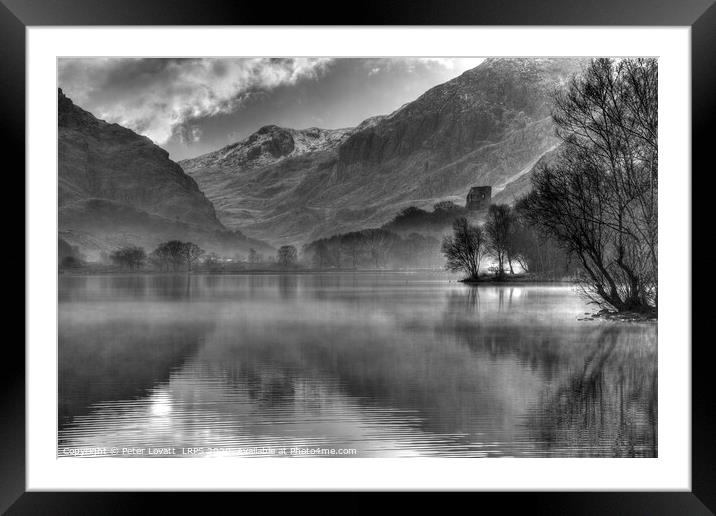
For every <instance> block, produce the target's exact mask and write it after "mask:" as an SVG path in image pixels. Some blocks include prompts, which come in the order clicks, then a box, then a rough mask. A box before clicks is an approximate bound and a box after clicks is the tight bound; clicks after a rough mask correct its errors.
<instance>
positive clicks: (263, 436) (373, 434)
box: [57, 56, 659, 460]
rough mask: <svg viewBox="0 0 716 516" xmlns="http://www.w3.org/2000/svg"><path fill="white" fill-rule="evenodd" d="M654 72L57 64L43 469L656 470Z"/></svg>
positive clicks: (655, 67) (302, 60)
mask: <svg viewBox="0 0 716 516" xmlns="http://www.w3.org/2000/svg"><path fill="white" fill-rule="evenodd" d="M658 71H659V59H658V58H656V57H638V56H637V57H620V56H617V57H608V56H594V57H578V58H576V57H559V56H556V57H475V58H466V57H455V58H452V57H441V58H437V57H429V58H428V57H426V58H420V57H395V56H393V57H370V58H367V57H366V58H360V57H338V58H334V57H284V58H276V57H271V58H268V57H267V58H262V57H251V58H249V57H236V58H231V57H186V58H182V57H172V58H162V57H151V58H137V57H81V56H76V57H59V58H58V59H57V114H58V117H57V153H58V155H57V164H58V190H57V203H58V204H57V206H58V212H57V217H58V218H57V220H58V228H57V250H58V257H57V259H58V292H57V296H58V321H57V323H58V343H57V346H58V347H57V374H58V382H57V392H58V394H57V395H58V406H57V457H58V459H63V458H66V457H75V458H76V457H87V458H90V457H116V458H134V459H138V458H156V457H162V458H194V459H196V460H199V459H202V458H207V457H254V458H285V459H288V460H290V459H292V458H304V457H321V458H331V457H334V458H353V457H355V458H373V457H383V458H403V457H406V458H408V457H442V458H445V457H451V458H456V457H460V458H463V457H471V458H493V457H522V458H548V457H562V458H566V457H570V458H572V457H580V458H589V457H608V458H655V457H659V446H658V445H659V443H658V438H657V436H658V428H659V417H658V406H659V403H658V401H659V400H658V398H657V390H658V368H657V356H658V351H659V349H658V347H659V346H658V345H657V337H658V335H657V321H658V220H659V213H658V211H659V210H658V168H659V163H658V141H657V134H658V84H659V78H658V75H659V74H658Z"/></svg>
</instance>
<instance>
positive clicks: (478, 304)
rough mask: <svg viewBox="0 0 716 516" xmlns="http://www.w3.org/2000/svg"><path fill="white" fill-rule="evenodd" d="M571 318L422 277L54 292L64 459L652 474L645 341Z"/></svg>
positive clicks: (171, 280)
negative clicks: (576, 462) (459, 464)
mask: <svg viewBox="0 0 716 516" xmlns="http://www.w3.org/2000/svg"><path fill="white" fill-rule="evenodd" d="M584 311H585V306H584V304H583V302H582V301H581V300H580V299H579V297H578V296H577V295H576V294H575V293H574V292H573V291H572V289H571V288H570V287H568V286H539V285H524V286H507V287H494V286H485V287H467V286H465V285H461V284H456V283H454V282H453V283H449V282H448V281H447V279H446V278H445V277H444V276H441V275H429V274H395V273H393V274H356V273H348V274H340V275H339V274H322V275H278V276H276V275H246V276H222V275H214V276H186V275H183V276H136V277H135V276H126V277H118V276H116V277H105V278H100V277H63V278H60V348H59V353H60V446H61V447H62V446H119V447H122V446H145V447H148V446H175V447H177V448H187V447H195V446H212V447H213V446H216V447H228V446H236V447H239V446H241V447H250V446H275V447H279V446H322V447H336V448H339V447H348V448H355V449H356V450H358V454H357V456H359V457H368V456H414V455H437V456H475V457H483V456H504V455H508V456H655V455H656V452H657V448H656V444H657V443H656V428H657V427H656V407H657V405H656V376H657V375H656V326H655V325H639V324H633V325H623V324H622V325H616V324H614V323H606V322H580V321H577V320H576V319H577V318H578V317H579V316H581V314H582V313H583V312H584ZM231 453H238V452H234V451H232V452H231ZM225 454H229V453H228V452H225Z"/></svg>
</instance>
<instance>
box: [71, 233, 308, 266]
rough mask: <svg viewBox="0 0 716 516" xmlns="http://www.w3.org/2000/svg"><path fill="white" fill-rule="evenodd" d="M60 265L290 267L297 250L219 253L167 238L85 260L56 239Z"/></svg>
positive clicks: (295, 259) (287, 248) (75, 249)
mask: <svg viewBox="0 0 716 516" xmlns="http://www.w3.org/2000/svg"><path fill="white" fill-rule="evenodd" d="M58 248H59V256H58V258H59V266H60V269H63V270H67V269H92V270H94V269H98V270H106V269H107V267H111V268H112V269H114V270H117V269H118V270H121V271H128V272H136V271H156V272H181V271H201V272H221V271H225V272H231V271H240V270H256V269H277V268H280V269H294V268H296V267H298V252H297V250H296V248H295V247H294V246H291V245H286V246H282V247H281V248H279V250H278V252H277V253H276V255H275V256H274V255H270V256H264V255H263V254H261V253H259V252H258V251H256V250H255V249H253V248H252V249H249V253H248V255H241V254H234V255H233V256H231V257H229V256H220V255H219V254H217V253H214V252H211V253H207V252H205V251H204V250H203V249H202V248H201V247H199V246H198V245H197V244H195V243H193V242H183V241H180V240H169V241H167V242H163V243H161V244H159V245H158V246H157V247H156V249H154V250H153V251H152V252H151V253H147V252H146V250H145V249H144V248H143V247H139V246H135V245H127V246H124V247H121V248H118V249H115V250H114V251H111V252H105V253H102V259H101V261H100V262H99V263H97V262H92V263H89V262H86V261H85V260H84V259H83V257H82V255H81V254H80V253H79V250H78V248H77V247H72V246H69V244H67V242H66V241H64V240H62V239H60V240H59V246H58Z"/></svg>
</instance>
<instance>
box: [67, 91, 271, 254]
mask: <svg viewBox="0 0 716 516" xmlns="http://www.w3.org/2000/svg"><path fill="white" fill-rule="evenodd" d="M58 163H59V167H58V170H59V180H58V181H59V185H58V207H59V213H58V218H59V231H60V236H61V237H62V238H63V239H64V240H65V241H66V242H68V243H69V244H70V245H73V246H78V247H79V248H80V251H81V252H83V253H84V254H85V255H89V257H90V258H92V257H93V255H97V254H98V253H100V252H103V251H104V252H106V251H110V250H112V249H113V248H116V247H117V246H121V245H127V244H135V245H143V246H145V247H147V251H151V250H152V248H153V246H155V245H156V244H157V243H158V242H159V241H161V240H166V239H171V238H179V239H182V238H183V239H189V238H191V239H192V240H193V241H195V242H197V243H199V244H200V245H203V246H205V247H207V248H215V249H217V250H218V249H221V250H232V249H236V251H235V252H240V251H242V250H248V247H249V246H252V245H256V246H259V247H263V248H268V246H266V245H265V244H263V243H261V242H254V241H251V240H250V239H248V238H247V237H246V236H244V235H243V234H241V233H240V232H236V231H230V230H227V228H225V227H224V225H223V224H222V223H221V222H220V221H219V220H218V219H217V217H216V213H215V211H214V206H213V205H212V203H211V201H209V200H208V199H207V198H206V197H205V196H204V194H203V193H202V192H201V191H200V190H199V187H198V186H197V184H196V182H195V181H194V179H192V178H191V177H189V176H188V175H186V174H185V173H184V171H183V170H182V168H181V167H180V166H179V165H177V164H176V163H174V162H173V161H171V160H170V159H169V156H168V153H167V152H166V151H165V150H163V149H161V148H160V147H158V146H156V145H154V144H153V143H152V142H151V140H149V139H148V138H146V137H144V136H140V135H138V134H136V133H134V132H133V131H131V130H129V129H126V128H124V127H122V126H120V125H117V124H109V123H107V122H105V121H103V120H99V119H97V118H95V117H94V116H93V115H92V114H91V113H89V112H87V111H85V110H83V109H81V108H79V107H78V106H76V105H75V104H74V103H73V102H72V101H71V100H70V99H69V98H67V97H66V96H65V95H64V93H63V92H62V90H59V91H58Z"/></svg>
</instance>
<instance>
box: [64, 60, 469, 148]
mask: <svg viewBox="0 0 716 516" xmlns="http://www.w3.org/2000/svg"><path fill="white" fill-rule="evenodd" d="M480 62H482V59H479V58H475V59H465V58H461V59H449V58H428V59H416V58H370V59H367V58H366V59H364V58H344V59H329V58H290V59H267V58H191V59H175V58H173V59H164V58H161V59H160V58H151V59H126V58H62V59H60V60H59V61H58V83H59V84H58V85H59V87H60V88H62V89H63V91H64V92H65V94H66V95H67V96H68V97H69V98H71V99H72V100H73V101H74V102H75V104H77V105H79V106H80V107H82V108H84V109H86V110H88V111H90V112H92V113H93V114H94V115H95V116H97V117H98V118H101V119H103V120H107V121H109V122H116V123H118V124H121V125H123V126H125V127H129V128H130V129H133V130H134V131H136V132H138V133H141V134H144V135H146V136H148V137H149V138H151V139H152V140H153V141H154V142H155V143H157V144H158V145H160V146H162V147H164V148H165V149H167V150H168V151H169V154H170V155H171V157H172V158H173V159H175V160H180V159H184V158H188V157H194V156H198V155H200V154H203V153H205V152H209V151H212V150H215V149H218V148H220V147H223V146H224V145H227V144H229V143H233V142H236V141H239V140H241V139H243V138H246V137H247V136H249V135H250V134H251V133H252V132H254V131H256V130H257V129H258V128H260V127H261V126H263V125H267V124H276V125H280V126H283V127H294V128H299V129H300V128H306V127H323V128H330V129H332V128H339V127H352V126H355V125H357V124H359V123H360V122H361V121H363V120H365V119H366V118H368V117H371V116H374V115H380V114H387V113H390V112H392V111H394V110H395V109H397V108H399V107H400V106H401V105H403V104H404V103H406V102H409V101H411V100H414V99H416V98H417V97H418V96H420V95H421V94H422V93H424V92H425V91H426V90H428V89H430V88H431V87H433V86H435V85H437V84H440V83H442V82H445V81H447V80H450V79H452V78H453V77H456V76H458V75H460V74H461V73H462V72H464V71H465V70H468V69H470V68H473V67H475V66H477V65H478V64H479V63H480Z"/></svg>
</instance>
